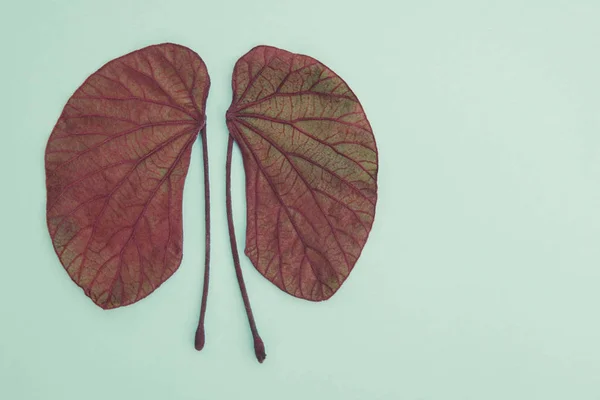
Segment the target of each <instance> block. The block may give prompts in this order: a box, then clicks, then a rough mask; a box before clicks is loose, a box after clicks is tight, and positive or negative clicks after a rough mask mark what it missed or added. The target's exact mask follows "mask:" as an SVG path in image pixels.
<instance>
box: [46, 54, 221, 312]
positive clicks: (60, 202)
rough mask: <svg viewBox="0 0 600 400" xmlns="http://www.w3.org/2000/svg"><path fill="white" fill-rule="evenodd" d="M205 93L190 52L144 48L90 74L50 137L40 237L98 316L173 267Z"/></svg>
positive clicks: (134, 297) (151, 286)
mask: <svg viewBox="0 0 600 400" xmlns="http://www.w3.org/2000/svg"><path fill="white" fill-rule="evenodd" d="M209 86H210V80H209V78H208V73H207V71H206V66H205V65H204V62H203V61H202V59H201V58H200V57H199V56H198V55H197V54H196V53H194V52H192V51H191V50H190V49H187V48H185V47H183V46H179V45H174V44H169V43H166V44H161V45H155V46H150V47H146V48H143V49H140V50H137V51H135V52H132V53H129V54H127V55H125V56H123V57H120V58H118V59H115V60H112V61H110V62H108V63H107V64H105V65H104V66H103V67H101V68H100V69H99V70H98V71H97V72H95V73H94V74H92V75H91V76H90V77H89V78H88V79H87V80H86V81H85V82H84V83H83V84H82V86H81V87H79V89H77V91H76V92H75V93H74V94H73V96H71V98H70V99H69V101H68V102H67V104H66V105H65V107H64V109H63V112H62V114H61V116H60V118H59V120H58V121H57V123H56V126H55V128H54V129H53V131H52V133H51V135H50V138H49V140H48V144H47V147H46V155H45V164H46V186H47V223H48V230H49V233H50V236H51V238H52V242H53V245H54V248H55V251H56V253H57V256H58V257H59V259H60V261H61V263H62V264H63V266H64V267H65V269H66V270H67V272H68V273H69V275H70V276H71V279H72V280H73V281H74V282H75V283H76V284H78V285H79V286H80V287H81V288H82V289H83V290H84V292H85V293H86V295H88V296H89V297H90V298H91V299H92V300H93V301H94V302H95V303H96V304H97V305H98V306H100V307H102V308H115V307H120V306H124V305H128V304H132V303H135V302H137V301H139V300H140V299H142V298H144V297H146V296H147V295H149V294H150V293H152V292H153V291H154V290H155V289H156V288H157V287H158V286H160V285H161V284H162V283H163V282H164V281H165V280H166V279H168V278H169V277H170V276H171V275H172V274H173V273H174V272H175V270H176V269H177V268H178V267H179V264H180V262H181V258H182V241H183V238H182V221H181V218H182V216H181V202H182V193H183V186H184V183H185V176H186V174H187V170H188V165H189V160H190V154H191V145H192V143H193V142H194V140H195V139H196V136H197V135H198V131H199V130H200V129H201V128H202V127H203V126H204V124H205V115H204V108H205V104H206V97H207V95H208V89H209Z"/></svg>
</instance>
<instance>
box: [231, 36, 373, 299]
mask: <svg viewBox="0 0 600 400" xmlns="http://www.w3.org/2000/svg"><path fill="white" fill-rule="evenodd" d="M227 125H228V128H229V131H230V133H231V135H232V136H233V137H234V139H235V141H236V142H237V143H238V145H239V146H240V148H241V151H242V157H243V160H244V168H245V172H246V196H247V231H246V250H245V252H246V255H247V256H248V257H249V258H250V260H251V261H252V263H253V264H254V266H255V267H256V268H257V269H258V271H260V273H261V274H263V275H264V276H265V277H266V278H267V279H269V280H270V281H271V282H273V283H274V284H275V285H277V286H278V287H279V288H280V289H282V290H284V291H285V292H287V293H289V294H291V295H293V296H296V297H300V298H303V299H307V300H312V301H320V300H325V299H328V298H329V297H331V296H332V295H333V294H334V293H335V292H336V291H337V290H338V289H339V288H340V286H341V285H342V283H343V282H344V280H345V279H346V278H347V277H348V274H350V272H351V271H352V268H353V267H354V264H355V263H356V261H357V260H358V257H359V255H360V253H361V251H362V249H363V247H364V245H365V242H366V240H367V236H368V235H369V231H370V230H371V226H372V224H373V218H374V215H375V203H376V201H377V168H378V161H377V148H376V145H375V138H374V137H373V132H372V130H371V126H370V125H369V122H368V121H367V117H366V115H365V113H364V111H363V109H362V107H361V105H360V103H359V101H358V99H357V98H356V96H355V95H354V93H353V92H352V90H350V88H349V87H348V85H347V84H346V83H345V82H344V81H343V80H342V79H341V78H340V77H339V76H338V75H337V74H335V73H334V72H333V71H332V70H331V69H329V68H328V67H326V66H325V65H323V64H322V63H320V62H319V61H317V60H315V59H313V58H311V57H308V56H304V55H298V54H293V53H290V52H287V51H285V50H281V49H277V48H274V47H267V46H259V47H256V48H254V49H252V50H251V51H250V52H248V53H247V54H246V55H244V56H243V57H242V58H240V59H239V60H238V62H237V64H236V65H235V69H234V72H233V102H232V104H231V107H230V108H229V111H228V112H227Z"/></svg>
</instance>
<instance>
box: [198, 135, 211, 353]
mask: <svg viewBox="0 0 600 400" xmlns="http://www.w3.org/2000/svg"><path fill="white" fill-rule="evenodd" d="M200 139H201V140H202V158H203V160H204V218H205V224H204V230H205V237H206V242H205V245H204V253H205V255H204V257H205V258H204V287H203V289H202V303H201V305H200V319H199V321H198V329H196V337H195V340H194V346H195V347H196V350H198V351H200V350H202V348H204V342H205V337H204V336H205V334H204V316H205V315H206V301H207V299H208V283H209V276H210V183H209V175H208V141H207V138H206V124H205V125H204V127H203V128H202V129H201V130H200Z"/></svg>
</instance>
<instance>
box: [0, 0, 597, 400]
mask: <svg viewBox="0 0 600 400" xmlns="http://www.w3.org/2000/svg"><path fill="white" fill-rule="evenodd" d="M524 3H527V6H525V5H524ZM0 19H1V20H2V21H1V22H2V23H1V24H0V33H1V34H0V42H1V43H0V44H1V46H0V48H1V49H2V57H1V60H2V61H1V63H0V80H1V87H2V96H1V97H0V110H2V118H3V122H4V126H3V129H2V145H1V146H0V163H1V165H0V166H1V168H2V171H3V177H2V182H3V185H4V186H3V190H2V196H1V198H0V203H1V204H0V243H1V250H2V251H1V253H0V254H1V255H2V262H1V263H0V264H1V267H0V268H1V269H2V276H1V278H0V321H1V322H0V398H1V399H9V400H29V399H61V400H71V399H77V400H80V399H86V400H106V399H146V400H151V399H161V400H164V399H174V400H178V399H263V400H268V399H286V400H296V399H329V400H333V399H343V400H351V399H369V400H372V399H401V400H404V399H407V400H408V399H410V400H434V399H435V400H468V399H473V400H481V399H485V400H506V399H511V400H534V399H540V400H554V399H556V400H564V399H577V400H592V399H594V400H597V399H599V398H600V378H599V376H600V346H599V345H598V338H599V337H600V317H599V316H598V312H597V310H598V305H599V304H600V291H599V290H598V283H599V282H600V246H599V245H598V242H599V239H600V211H599V210H600V208H599V205H600V179H599V178H600V134H599V133H600V113H599V110H600V78H599V75H598V71H599V70H600V53H599V52H598V49H599V48H600V46H599V44H600V39H599V38H600V24H598V20H600V3H599V2H598V1H596V0H589V1H581V0H579V1H545V2H542V1H530V2H522V1H503V2H476V1H472V2H468V1H464V0H459V1H453V2H445V1H425V2H410V3H409V2H399V1H389V2H384V1H378V0H371V1H367V2H364V3H362V4H361V3H358V2H352V1H347V0H346V1H322V0H318V1H313V0H307V1H297V2H287V1H281V0H269V1H261V2H258V1H237V2H232V1H230V2H226V1H211V2H202V1H198V0H194V1H175V0H174V1H153V0H145V1H128V2H126V1H121V0H110V1H109V0H107V1H102V2H97V1H94V2H92V1H82V2H75V1H67V0H60V1H35V2H27V1H21V2H16V1H15V2H4V3H3V4H2V6H0ZM166 41H170V42H175V43H180V44H182V45H185V46H188V47H191V48H192V49H193V50H195V51H196V52H198V53H199V54H200V55H201V56H202V58H203V59H204V61H205V62H206V64H207V67H208V70H209V73H210V76H211V79H212V88H211V92H210V95H209V99H208V107H207V115H208V135H209V146H210V157H211V160H210V163H211V168H212V169H211V171H210V173H211V179H212V188H211V189H212V190H211V191H212V194H213V203H212V207H213V214H212V216H213V220H214V230H213V253H212V255H213V260H214V261H213V274H212V280H211V293H210V299H209V304H208V313H207V344H206V349H205V350H204V351H203V352H202V353H198V352H196V351H195V350H194V349H193V343H192V342H193V333H194V329H195V324H196V320H197V316H198V310H199V299H200V290H201V284H202V264H203V259H204V253H203V251H204V250H203V247H204V246H203V241H204V233H203V232H204V225H203V209H204V205H203V192H202V186H201V173H202V166H201V159H200V155H201V152H200V146H199V143H197V144H195V146H194V150H193V156H192V163H191V167H190V173H189V175H188V180H187V184H186V188H185V192H184V221H185V225H184V259H183V263H182V265H181V267H180V269H179V271H178V272H176V273H175V275H174V276H173V277H172V278H171V279H170V280H169V281H168V282H167V283H165V284H164V285H163V286H162V287H161V288H160V289H158V290H157V291H156V292H155V293H154V294H152V295H151V296H150V297H148V298H146V299H144V300H142V301H141V302H139V303H137V304H135V305H133V306H130V307H126V308H122V309H118V310H113V311H103V310H101V309H100V308H98V307H97V306H95V305H94V304H93V303H92V302H91V301H90V300H89V299H88V298H87V297H85V295H84V294H83V293H82V291H81V289H79V288H78V287H77V286H76V285H75V284H73V283H72V282H71V280H70V279H69V277H68V275H67V274H66V272H65V271H64V270H63V268H62V267H61V265H60V264H59V261H58V259H57V258H56V256H55V254H54V252H53V249H52V245H51V242H50V239H49V236H48V233H47V230H46V226H45V186H44V179H45V176H44V162H43V156H44V148H45V145H46V141H47V139H48V136H49V134H50V132H51V130H52V127H53V126H54V123H55V122H56V119H57V118H58V116H59V114H60V112H61V110H62V108H63V106H64V104H65V103H66V101H67V99H68V98H69V96H70V95H71V94H72V93H73V91H74V90H75V89H76V88H77V87H78V86H79V85H80V84H81V83H82V82H83V80H84V79H85V78H86V77H87V76H88V75H89V74H91V73H92V72H94V71H95V70H96V69H97V68H99V67H100V66H101V65H103V64H104V63H105V62H107V61H109V60H111V59H113V58H115V57H118V56H120V55H123V54H125V53H127V52H130V51H132V50H135V49H138V48H141V47H144V46H147V45H150V44H154V43H161V42H166ZM258 44H269V45H274V46H278V47H281V48H284V49H287V50H290V51H294V52H298V53H304V54H309V55H311V56H313V57H315V58H317V59H319V60H320V61H322V62H323V63H325V64H326V65H328V66H329V67H331V68H332V69H333V70H334V71H336V72H337V73H338V74H339V75H340V76H341V77H343V78H344V79H345V80H346V81H347V82H348V83H349V85H350V86H351V88H352V89H353V90H354V92H355V93H356V94H357V96H358V97H359V98H360V100H361V102H362V104H363V106H364V108H365V110H366V113H367V115H368V117H369V120H370V121H371V124H372V126H373V130H374V132H375V136H376V139H377V142H378V146H379V150H380V174H379V186H380V192H379V202H378V207H377V217H376V219H375V224H374V228H373V231H372V233H371V236H370V238H369V241H368V242H367V245H366V247H365V249H364V252H363V254H362V257H361V258H360V260H359V262H358V263H357V265H356V267H355V269H354V271H353V272H352V274H351V275H350V278H349V279H348V280H347V282H346V283H345V285H344V287H343V288H342V289H341V290H340V291H339V292H338V293H337V294H336V295H335V296H334V297H333V298H332V299H331V300H330V301H327V302H325V303H318V304H314V303H309V302H304V301H301V300H298V299H295V298H292V297H290V296H287V295H285V294H284V293H282V292H281V291H280V290H279V289H277V288H276V287H275V286H273V285H272V284H271V283H269V282H268V281H266V280H265V279H264V278H263V277H262V276H261V275H260V274H259V273H258V272H257V271H255V270H254V268H253V267H252V265H251V264H250V262H249V261H248V259H247V258H246V257H243V259H242V261H243V265H242V267H243V270H244V272H245V276H246V280H247V285H248V289H249V291H250V296H251V300H252V303H253V307H254V309H255V314H256V318H257V323H258V325H259V330H260V331H261V334H262V336H263V339H264V340H265V343H266V346H267V353H268V356H267V360H266V361H265V363H264V364H263V365H260V364H258V363H257V362H256V360H255V359H254V355H253V351H252V344H251V339H250V334H249V332H248V328H247V322H246V319H245V315H244V311H243V307H242V301H241V299H240V296H239V290H238V287H237V283H236V281H235V274H234V270H233V265H232V262H231V253H230V250H229V243H228V236H227V229H226V220H225V196H224V183H225V180H224V170H225V168H224V166H225V150H226V144H227V130H226V127H225V118H224V115H225V111H226V109H227V107H228V106H229V103H230V101H231V83H230V82H231V71H232V69H233V65H234V63H235V61H236V60H237V58H238V57H240V56H241V55H243V54H244V53H245V52H246V51H248V50H249V49H250V48H251V47H253V46H255V45H258ZM234 158H235V165H234V185H235V186H234V204H235V214H236V221H237V230H238V232H239V234H238V235H239V237H238V240H239V242H241V243H243V242H244V240H243V239H244V231H245V218H244V217H245V216H244V212H245V208H244V207H245V206H244V192H243V190H244V187H243V176H244V175H243V168H242V165H241V157H240V155H239V152H236V154H234Z"/></svg>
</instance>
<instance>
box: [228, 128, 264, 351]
mask: <svg viewBox="0 0 600 400" xmlns="http://www.w3.org/2000/svg"><path fill="white" fill-rule="evenodd" d="M232 153H233V137H232V136H231V135H229V143H228V144H227V164H226V178H225V181H226V184H225V185H226V202H227V224H228V225H229V239H230V241H231V255H232V256H233V265H234V266H235V274H236V276H237V280H238V284H239V285H240V292H241V293H242V299H243V300H244V307H245V308H246V315H248V323H249V324H250V331H252V338H253V339H254V353H255V354H256V359H257V360H258V362H260V363H262V362H263V361H264V360H265V357H266V356H267V355H266V353H265V345H264V343H263V341H262V339H261V338H260V335H259V334H258V330H257V329H256V323H255V322H254V315H253V314H252V307H250V299H249V298H248V292H247V291H246V285H245V284H244V276H243V275H242V269H241V267H240V256H239V254H238V250H237V241H236V239H235V228H234V226H233V213H232V209H231V157H232Z"/></svg>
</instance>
